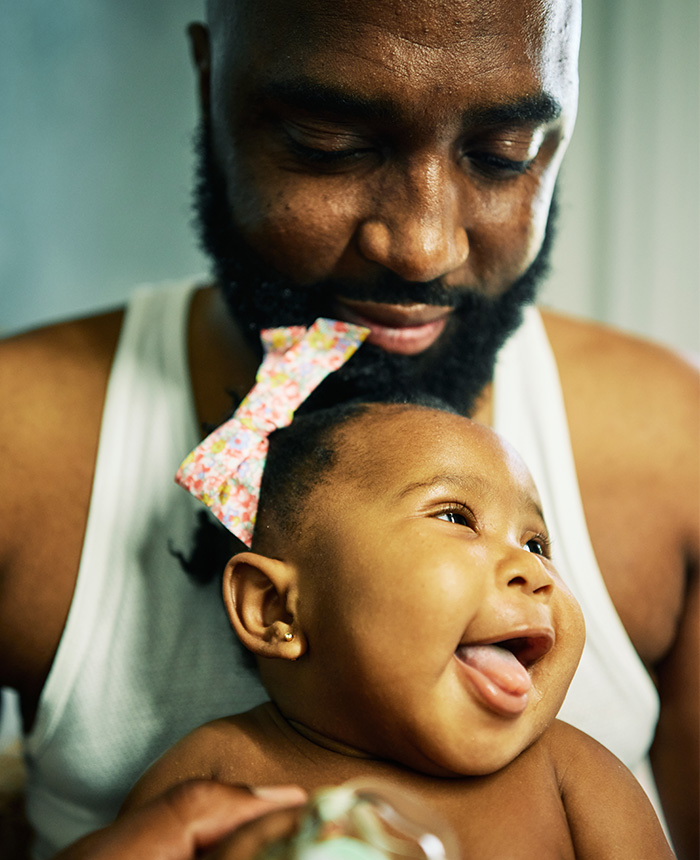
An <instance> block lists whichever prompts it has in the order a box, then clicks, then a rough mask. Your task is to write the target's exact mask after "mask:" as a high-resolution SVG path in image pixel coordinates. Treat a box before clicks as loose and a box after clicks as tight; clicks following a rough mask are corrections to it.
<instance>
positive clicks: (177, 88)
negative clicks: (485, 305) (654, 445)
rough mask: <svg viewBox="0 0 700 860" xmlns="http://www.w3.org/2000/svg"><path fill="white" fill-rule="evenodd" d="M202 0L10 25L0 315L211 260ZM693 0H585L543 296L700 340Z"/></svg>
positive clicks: (50, 310)
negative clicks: (202, 184)
mask: <svg viewBox="0 0 700 860" xmlns="http://www.w3.org/2000/svg"><path fill="white" fill-rule="evenodd" d="M202 9H203V0H168V2H167V3H164V2H155V3H153V2H151V3H143V2H142V0H118V2H117V0H111V2H110V0H102V2H99V3H96V2H94V0H23V2H22V3H6V4H4V7H3V15H2V18H3V26H2V30H1V31H0V331H5V332H8V331H12V330H16V329H21V328H26V327H29V326H34V325H37V324H41V323H44V322H47V321H51V320H55V319H59V318H62V317H66V316H74V315H77V314H82V313H85V312H87V311H91V310H95V309H99V308H105V307H109V306H113V305H114V304H117V303H119V302H121V301H122V300H123V299H124V297H125V296H126V295H127V294H128V293H129V291H130V290H131V289H132V287H133V286H134V285H135V284H136V283H139V282H142V281H151V280H158V279H162V278H179V277H182V276H184V275H188V274H193V273H197V272H200V271H206V269H207V265H206V262H205V260H204V259H203V257H202V256H201V255H200V253H199V251H198V250H197V247H196V242H195V240H194V238H193V234H192V231H191V229H190V223H189V222H190V185H191V173H192V166H191V165H192V159H191V138H192V131H193V128H194V125H195V122H196V104H195V87H194V77H193V74H192V71H191V66H190V61H189V52H188V47H187V43H186V39H185V27H186V25H187V23H188V22H189V21H191V20H195V19H198V18H201V17H202ZM698 41H699V40H698V3H697V0H584V23H583V44H582V53H581V106H580V113H579V119H578V125H577V129H576V133H575V136H574V141H573V143H572V145H571V148H570V150H569V153H568V155H567V157H566V161H565V165H564V170H563V175H562V180H561V186H562V188H561V191H562V215H561V219H560V220H561V225H560V231H559V240H558V243H557V247H556V254H555V266H554V271H553V273H552V276H551V277H550V280H549V283H548V285H547V287H546V290H545V292H544V295H543V299H544V302H545V303H547V304H549V305H551V306H553V307H556V308H560V309H562V310H565V311H570V312H573V313H577V314H583V315H586V316H591V317H595V318H597V319H600V320H602V321H604V322H609V323H612V324H614V325H617V326H619V327H622V328H624V329H627V330H631V331H633V332H638V333H640V334H644V335H647V336H650V337H652V338H654V339H656V340H660V341H662V342H665V343H668V344H670V345H672V346H675V347H678V348H680V349H683V350H688V351H696V352H697V351H698V350H700V288H699V281H700V255H699V253H698V236H699V234H700V216H699V195H698V189H699V166H700V160H699V156H698V133H699V129H700V118H699V114H698V104H699V98H698V80H699V67H698Z"/></svg>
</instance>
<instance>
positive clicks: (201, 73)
mask: <svg viewBox="0 0 700 860" xmlns="http://www.w3.org/2000/svg"><path fill="white" fill-rule="evenodd" d="M187 35H188V36H189V39H190V50H191V51H192V61H193V63H194V66H195V69H196V71H197V85H198V89H197V92H198V93H199V107H200V110H201V112H202V116H203V117H204V118H205V119H206V118H208V117H209V108H210V106H211V48H210V43H209V30H208V29H207V28H206V27H205V25H204V24H190V25H189V27H188V28H187Z"/></svg>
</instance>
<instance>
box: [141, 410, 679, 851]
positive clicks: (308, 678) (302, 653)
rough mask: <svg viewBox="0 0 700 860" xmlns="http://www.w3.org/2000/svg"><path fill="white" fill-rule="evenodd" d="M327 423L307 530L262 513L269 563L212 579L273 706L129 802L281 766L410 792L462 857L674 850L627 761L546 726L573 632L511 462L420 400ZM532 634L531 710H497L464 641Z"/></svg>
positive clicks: (183, 753) (208, 729)
mask: <svg viewBox="0 0 700 860" xmlns="http://www.w3.org/2000/svg"><path fill="white" fill-rule="evenodd" d="M337 432H338V435H339V436H340V437H341V440H342V441H341V442H340V443H339V445H338V446H337V448H336V450H338V448H339V449H340V454H339V457H338V459H337V460H336V462H335V464H334V466H333V468H332V469H331V470H330V471H329V473H328V475H327V476H325V479H324V481H323V483H322V484H321V485H319V486H317V487H316V488H315V489H314V490H313V491H312V492H311V494H310V495H309V497H308V500H307V502H306V504H305V506H304V511H303V513H302V517H303V521H302V528H301V530H300V531H301V533H302V534H303V535H304V536H305V537H304V539H303V540H302V541H288V542H286V541H284V539H283V538H281V537H280V535H279V534H277V535H276V534H275V533H274V529H275V526H274V513H273V512H271V511H270V512H268V518H267V526H268V530H269V532H270V533H271V539H270V540H269V544H270V545H271V546H272V547H274V548H275V549H276V552H275V553H274V555H273V556H272V557H270V556H267V555H263V554H260V553H253V552H244V553H241V554H240V555H237V556H235V557H234V558H233V559H232V560H231V561H230V562H229V565H228V567H227V571H226V575H225V577H224V599H225V602H226V605H227V608H228V611H229V616H230V618H231V621H232V624H233V626H234V628H235V630H236V632H237V633H238V635H239V637H240V639H241V641H242V642H243V643H244V644H245V645H246V646H247V647H248V648H250V649H251V650H252V651H253V652H254V653H255V654H257V655H258V657H259V667H260V671H261V674H262V676H263V679H264V680H265V684H266V686H267V689H268V691H269V692H270V694H271V697H272V699H273V702H274V703H275V704H274V705H273V704H267V705H263V706H261V707H259V708H256V709H255V710H253V711H250V712H249V713H248V714H244V715H242V716H240V717H233V718H230V719H228V720H226V719H224V720H217V721H215V722H214V723H211V724H209V725H208V726H205V727H203V728H201V729H198V730H195V732H194V733H192V734H191V735H189V736H188V737H187V738H185V739H184V740H183V741H182V742H181V743H179V744H177V745H176V746H175V748H174V749H173V750H172V751H171V752H170V753H166V755H165V756H163V757H162V758H161V759H160V761H159V762H158V763H157V764H156V765H155V766H154V768H153V769H152V770H150V771H149V772H147V773H146V774H145V775H144V777H142V779H141V780H140V781H139V783H138V785H137V786H136V789H135V791H134V793H133V794H132V795H131V796H130V799H129V801H128V803H127V808H134V807H135V806H138V804H140V803H142V802H143V801H144V800H145V799H147V798H148V797H150V796H152V795H153V793H157V792H159V791H162V790H163V789H164V788H166V787H168V786H171V785H173V784H174V783H178V782H179V781H180V780H182V779H186V778H187V777H189V776H191V775H193V774H200V775H202V774H205V775H209V776H211V777H213V778H215V779H217V780H221V781H223V782H228V781H230V780H235V779H236V776H235V774H236V773H237V772H238V771H239V770H245V772H246V773H248V774H251V773H253V774H255V776H256V778H257V779H267V778H269V779H272V780H274V779H277V778H279V774H280V773H283V772H284V773H286V774H288V775H289V776H291V778H292V779H294V780H295V781H296V782H298V783H299V784H300V785H301V786H302V787H304V788H306V789H308V790H311V789H313V788H315V787H318V786H322V785H329V784H330V785H332V784H335V783H338V782H341V781H344V780H345V779H347V778H348V777H352V776H359V775H361V776H363V777H365V778H367V777H369V778H371V777H376V778H381V779H382V780H384V781H389V782H390V783H391V784H393V785H396V786H398V787H400V788H401V789H402V790H403V791H407V792H409V793H410V794H415V795H417V796H418V798H419V799H421V801H422V802H423V803H425V804H427V805H428V806H429V808H430V809H431V810H433V811H434V813H436V814H438V815H439V816H440V818H442V819H443V820H445V821H447V822H448V823H449V824H451V826H452V827H453V829H454V831H455V833H456V835H457V839H458V842H459V845H460V849H461V853H462V854H463V855H464V856H469V855H470V853H471V852H473V853H474V855H475V856H479V857H493V858H502V857H506V856H507V857H509V858H520V857H522V858H526V857H532V856H537V857H544V858H554V857H556V858H573V857H574V856H575V857H577V858H579V860H581V858H587V857H591V858H593V857H596V858H601V857H602V858H604V857H616V858H624V857H629V858H632V857H637V856H639V852H640V851H641V850H642V849H643V851H644V854H645V856H650V857H670V856H671V853H670V851H669V849H668V846H667V845H666V843H665V840H664V838H663V835H662V833H661V830H660V828H659V826H658V822H657V821H656V816H655V815H654V813H653V811H652V809H651V807H650V805H649V804H648V802H647V801H646V799H645V798H644V797H643V794H642V792H641V791H640V790H639V788H638V786H636V784H635V781H634V780H633V779H632V778H631V776H630V774H629V773H628V772H627V771H626V769H625V768H623V767H622V766H621V765H620V764H619V762H616V761H615V760H614V758H613V757H612V756H610V755H609V753H606V752H605V751H604V750H602V748H600V747H599V746H598V745H597V744H595V742H593V741H592V740H591V739H590V738H588V737H586V736H585V735H582V734H581V733H580V732H578V731H576V730H574V729H572V728H571V727H570V726H566V725H565V724H563V723H558V722H557V723H554V716H555V714H556V712H557V710H558V708H559V705H560V703H561V701H562V699H563V696H564V694H565V692H566V689H567V687H568V684H569V681H570V679H571V677H572V675H573V671H574V669H575V667H576V665H577V664H578V659H579V656H580V653H581V649H582V646H583V621H582V618H581V614H580V610H579V608H578V605H577V604H576V602H575V600H574V599H573V598H572V596H571V595H570V593H569V592H568V591H567V589H566V588H565V586H564V585H563V583H562V582H561V580H560V579H559V577H558V575H557V573H556V570H555V569H554V567H553V565H552V563H551V561H550V560H549V558H548V554H549V549H548V544H547V537H546V527H545V524H544V522H543V520H542V516H541V514H540V512H539V501H538V499H537V494H536V491H535V488H534V486H533V484H532V480H531V478H530V476H529V474H528V472H527V469H526V468H525V466H524V465H523V463H522V462H521V461H520V460H519V458H518V457H517V455H515V454H514V452H512V450H510V449H509V448H508V447H507V446H506V445H504V444H503V443H502V441H501V440H500V439H498V437H496V436H495V434H493V433H492V432H491V431H490V430H488V429H487V428H484V427H483V426H481V425H478V424H474V423H472V422H470V421H468V420H467V419H465V418H462V417H460V416H455V415H451V414H448V413H444V412H435V411H433V410H426V409H421V408H409V409H406V408H404V407H391V406H384V407H375V408H373V409H372V410H371V411H370V412H369V413H367V414H365V415H363V416H362V418H361V419H359V420H356V421H354V422H350V423H348V424H346V425H344V426H343V427H342V429H341V430H340V431H337ZM397 434H401V436H402V438H405V439H406V440H407V443H406V446H405V448H402V450H401V451H400V452H397V451H396V450H395V447H394V446H393V445H392V444H391V443H392V440H394V439H396V437H397ZM367 475H371V481H368V480H367ZM268 530H266V531H265V532H264V533H265V535H266V536H267V534H268ZM267 543H268V540H267V537H266V539H265V541H264V544H267ZM545 629H548V630H551V633H552V640H551V642H550V643H549V644H550V645H551V648H549V647H548V650H546V651H544V652H541V653H540V654H539V655H538V658H537V660H536V661H535V662H534V663H531V664H530V663H529V662H528V661H526V662H525V664H524V665H527V666H528V669H527V673H528V675H529V676H530V679H531V681H532V686H531V687H530V689H529V691H528V693H527V704H526V706H525V707H524V709H523V710H522V711H519V712H518V713H517V714H516V713H505V712H503V711H502V710H500V708H497V707H494V705H493V702H492V700H491V699H490V698H489V697H484V696H483V695H482V688H481V687H480V686H479V684H476V683H474V682H473V680H472V676H471V675H469V674H466V673H465V672H464V665H463V663H462V662H461V661H460V659H459V655H460V653H461V649H460V647H459V646H460V643H466V642H468V643H476V642H478V643H491V642H494V641H499V642H501V641H503V640H504V639H506V638H510V637H513V636H519V637H522V636H529V637H531V638H532V639H533V640H534V639H535V638H536V637H537V635H538V633H540V634H541V633H542V632H543V631H544V630H545ZM288 634H291V638H290V637H289V636H288ZM242 763H244V764H242ZM601 781H603V782H605V783H606V789H605V790H604V791H603V792H601V789H600V783H601ZM523 785H527V786H528V790H527V791H526V792H523V790H522V787H523ZM606 792H610V797H612V796H614V798H615V800H614V802H612V803H610V805H606V799H605V798H604V797H602V796H601V795H602V794H605V793H606Z"/></svg>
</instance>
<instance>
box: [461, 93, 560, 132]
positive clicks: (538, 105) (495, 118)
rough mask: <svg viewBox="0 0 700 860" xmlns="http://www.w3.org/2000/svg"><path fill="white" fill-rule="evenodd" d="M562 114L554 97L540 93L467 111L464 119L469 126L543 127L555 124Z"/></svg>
mask: <svg viewBox="0 0 700 860" xmlns="http://www.w3.org/2000/svg"><path fill="white" fill-rule="evenodd" d="M561 114H562V106H561V104H560V103H559V102H558V101H557V99H555V98H554V96H552V95H550V94H549V93H538V94H537V95H534V96H525V97H523V98H520V99H516V100H514V101H512V102H504V103H503V104H498V105H489V106H486V107H477V108H472V109H470V110H467V111H465V112H464V114H463V117H464V119H465V121H466V122H467V123H468V124H469V125H509V124H512V123H518V124H521V123H522V124H528V125H542V124H544V123H549V122H554V120H557V119H559V117H560V116H561Z"/></svg>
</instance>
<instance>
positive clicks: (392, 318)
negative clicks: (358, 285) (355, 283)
mask: <svg viewBox="0 0 700 860" xmlns="http://www.w3.org/2000/svg"><path fill="white" fill-rule="evenodd" d="M452 310H453V308H451V307H443V306H439V305H424V304H411V305H392V304H385V303H382V302H360V301H355V300H354V299H345V298H339V299H337V300H336V304H335V308H334V312H335V314H336V316H337V317H338V318H339V319H341V320H344V321H345V322H349V323H355V324H356V325H362V326H366V327H367V328H368V329H370V334H369V336H368V337H367V343H373V344H374V345H375V346H378V347H381V349H384V350H386V351H387V352H394V353H398V354H400V355H415V354H417V353H419V352H423V350H425V349H427V348H428V347H429V346H432V345H433V344H434V343H435V341H436V340H437V339H438V338H439V337H440V335H441V334H442V331H443V329H444V328H445V323H446V322H447V318H448V317H449V315H450V313H451V312H452Z"/></svg>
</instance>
